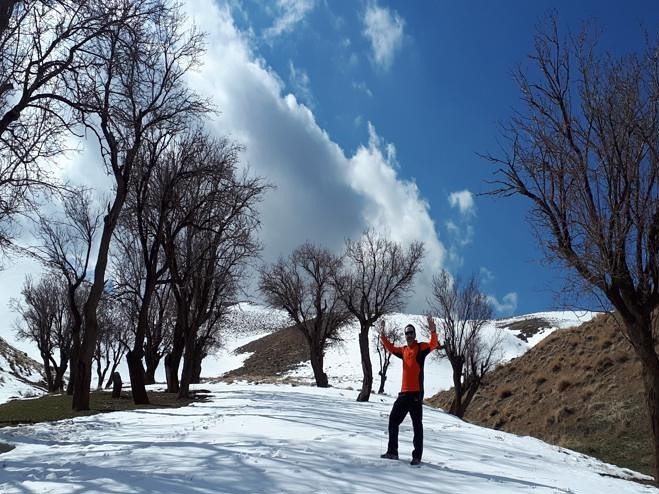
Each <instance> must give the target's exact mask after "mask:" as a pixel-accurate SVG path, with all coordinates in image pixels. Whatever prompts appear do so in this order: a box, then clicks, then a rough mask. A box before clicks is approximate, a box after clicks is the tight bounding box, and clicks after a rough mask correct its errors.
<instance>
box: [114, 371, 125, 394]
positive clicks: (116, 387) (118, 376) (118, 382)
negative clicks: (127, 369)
mask: <svg viewBox="0 0 659 494" xmlns="http://www.w3.org/2000/svg"><path fill="white" fill-rule="evenodd" d="M122 385H123V383H122V382H121V374H119V373H118V372H115V373H114V374H112V398H121V386H122Z"/></svg>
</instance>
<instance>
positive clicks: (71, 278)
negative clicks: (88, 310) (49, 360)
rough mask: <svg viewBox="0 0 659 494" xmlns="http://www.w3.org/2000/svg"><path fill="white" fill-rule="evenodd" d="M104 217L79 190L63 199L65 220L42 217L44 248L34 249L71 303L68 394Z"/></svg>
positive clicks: (39, 231)
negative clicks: (58, 279) (57, 276)
mask: <svg viewBox="0 0 659 494" xmlns="http://www.w3.org/2000/svg"><path fill="white" fill-rule="evenodd" d="M100 221H101V215H100V213H99V212H98V211H97V210H96V209H95V207H94V206H93V201H92V198H91V194H90V192H89V191H87V190H84V189H77V190H72V191H70V192H67V193H66V194H64V196H63V217H62V216H60V215H55V214H53V215H49V216H45V215H41V216H40V218H39V224H38V227H37V231H36V236H37V238H38V239H39V241H40V245H38V246H37V247H35V248H34V249H33V251H34V252H33V253H34V255H35V257H37V258H38V259H39V260H40V261H41V262H42V263H44V264H46V265H47V266H49V267H50V268H51V269H53V270H55V271H57V272H58V273H59V274H60V275H61V276H62V277H63V279H64V281H65V283H66V295H67V301H68V314H67V322H68V326H69V327H68V328H67V333H68V334H69V337H70V339H71V347H70V348H69V349H67V350H66V354H67V355H68V357H69V358H70V360H71V363H72V365H71V369H70V375H69V387H68V389H67V392H68V393H70V394H71V393H72V392H73V388H72V385H73V383H74V382H75V379H76V372H75V371H76V369H75V367H74V366H73V362H74V361H75V360H76V359H77V355H78V352H79V350H80V336H81V331H82V326H83V314H82V304H83V302H82V300H83V297H84V296H86V295H87V294H88V287H84V286H83V285H84V283H85V280H86V277H87V270H88V269H89V265H90V257H91V253H92V249H93V246H94V241H95V239H96V234H97V232H98V230H99V228H100Z"/></svg>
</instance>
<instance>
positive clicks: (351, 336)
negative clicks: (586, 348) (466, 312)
mask: <svg viewBox="0 0 659 494" xmlns="http://www.w3.org/2000/svg"><path fill="white" fill-rule="evenodd" d="M237 312H238V314H241V315H240V317H241V320H242V323H243V326H242V327H243V329H244V328H247V327H251V328H255V329H254V330H252V331H251V332H247V333H246V332H245V331H241V332H239V333H238V334H232V333H231V332H228V334H227V336H226V339H225V341H224V344H225V347H224V348H223V349H222V350H220V351H219V352H218V353H217V354H216V355H215V356H214V357H212V358H208V359H206V360H204V364H203V369H202V375H203V376H208V377H215V376H219V375H221V374H222V373H224V372H227V371H229V370H232V369H235V368H237V367H240V366H241V365H242V362H244V360H245V359H246V358H247V357H249V354H248V353H241V354H236V353H235V352H234V350H235V349H236V348H239V347H240V346H242V345H244V344H246V343H248V342H249V341H251V340H253V339H256V338H259V337H261V336H263V335H264V334H267V331H268V329H267V328H263V326H262V325H263V322H264V321H280V322H283V324H281V325H287V324H290V322H288V320H287V318H286V316H285V315H284V314H283V313H282V312H280V311H275V310H271V309H267V308H265V307H260V306H257V305H250V304H241V307H240V308H239V309H237ZM596 315H597V313H596V312H570V311H565V312H541V313H534V314H528V315H524V316H517V317H514V318H509V319H503V320H496V321H491V322H489V323H488V324H486V326H485V327H484V329H483V331H484V334H485V335H486V338H487V339H489V340H492V339H494V338H495V336H496V335H497V334H498V335H500V336H501V339H502V346H501V351H500V353H499V355H498V359H497V360H498V361H508V360H510V359H512V358H514V357H518V356H520V355H522V354H523V353H524V352H526V351H527V350H528V349H529V348H531V347H532V346H534V345H535V344H537V343H538V342H539V341H541V340H542V338H544V337H546V336H548V335H549V334H551V333H552V332H553V331H555V330H557V329H563V328H568V327H573V326H578V325H580V324H582V323H584V322H586V321H589V320H590V319H592V318H593V317H594V316H596ZM234 317H238V316H234ZM525 321H533V322H535V326H538V325H540V326H546V327H541V328H540V331H539V332H538V334H536V335H535V336H533V337H531V338H529V339H528V342H525V341H523V340H521V339H520V338H518V337H517V335H518V334H519V331H518V330H516V329H515V330H509V329H507V328H509V327H512V328H516V327H519V326H520V324H521V323H524V322H525ZM537 321H542V324H538V323H537ZM410 323H411V324H414V325H415V326H416V327H417V335H418V339H419V341H425V340H427V339H428V335H427V333H426V332H425V329H424V328H425V325H426V322H425V317H424V316H420V315H411V314H392V315H389V316H387V317H386V324H387V325H389V326H397V327H399V328H402V327H404V326H405V325H407V324H410ZM281 325H280V326H279V327H281ZM274 327H277V326H276V325H275V326H274ZM358 333H359V325H358V324H357V323H353V324H350V325H348V326H347V327H345V328H344V329H343V331H342V333H341V335H342V338H343V341H342V342H340V343H337V344H334V345H333V346H331V347H330V348H328V350H327V352H326V355H325V372H326V373H327V375H328V377H329V381H330V385H331V386H333V387H339V388H344V389H361V384H362V369H361V360H360V354H359V344H358V341H357V335H358ZM375 333H376V332H375V330H374V331H373V338H374V337H375ZM438 333H439V339H440V342H441V340H442V337H443V336H442V335H443V333H442V328H441V325H438ZM300 345H305V342H304V339H303V338H302V337H300ZM371 363H372V364H373V369H374V372H373V374H374V384H373V385H374V388H375V389H376V390H377V388H378V386H379V384H380V381H379V379H380V378H379V376H378V374H377V373H378V370H379V368H380V364H379V360H378V355H377V352H376V351H375V347H374V346H373V345H372V346H371ZM289 375H290V376H293V377H296V378H297V379H299V380H302V381H303V382H307V383H309V384H312V383H313V382H314V379H313V371H312V369H311V364H310V363H309V362H306V363H304V364H301V365H300V366H299V367H298V368H297V369H296V370H294V371H293V372H291V373H289ZM400 384H401V362H400V360H399V359H397V358H392V359H391V365H390V367H389V370H388V372H387V382H386V385H385V392H386V393H388V394H395V393H397V392H398V391H399V389H400ZM451 386H452V381H451V366H450V364H449V363H448V361H446V360H445V359H444V360H437V359H435V358H430V359H428V360H427V361H426V365H425V390H426V393H425V394H426V396H432V395H433V394H435V393H437V392H438V391H441V390H444V389H449V388H450V387H451Z"/></svg>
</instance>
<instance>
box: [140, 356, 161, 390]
mask: <svg viewBox="0 0 659 494" xmlns="http://www.w3.org/2000/svg"><path fill="white" fill-rule="evenodd" d="M161 358H162V357H161V355H160V354H158V352H153V351H146V352H144V363H145V364H146V369H145V371H144V382H145V384H155V383H156V370H157V369H158V365H159V364H160V359H161Z"/></svg>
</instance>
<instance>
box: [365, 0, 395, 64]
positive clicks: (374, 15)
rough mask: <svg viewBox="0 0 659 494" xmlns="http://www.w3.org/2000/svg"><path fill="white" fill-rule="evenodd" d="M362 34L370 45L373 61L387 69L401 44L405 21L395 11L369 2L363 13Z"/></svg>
mask: <svg viewBox="0 0 659 494" xmlns="http://www.w3.org/2000/svg"><path fill="white" fill-rule="evenodd" d="M363 23H364V30H363V34H364V36H365V37H366V38H367V39H368V41H369V42H370V44H371V49H372V51H373V61H374V62H375V63H376V64H377V65H378V66H379V67H381V68H383V69H385V70H386V69H388V68H389V67H391V64H392V63H393V60H394V56H395V55H396V53H397V52H398V51H399V50H400V48H401V46H402V44H403V30H404V27H405V21H404V20H403V18H402V17H400V16H399V15H398V13H397V12H396V11H395V10H390V9H388V8H387V7H380V6H379V5H378V4H377V2H375V1H373V2H370V3H369V4H368V5H367V6H366V11H365V13H364V19H363Z"/></svg>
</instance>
